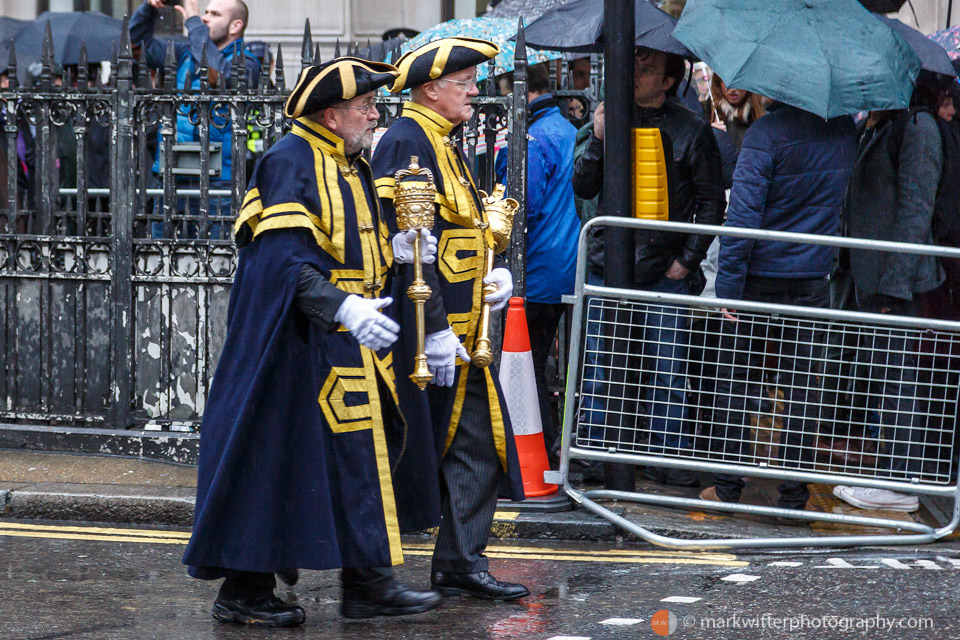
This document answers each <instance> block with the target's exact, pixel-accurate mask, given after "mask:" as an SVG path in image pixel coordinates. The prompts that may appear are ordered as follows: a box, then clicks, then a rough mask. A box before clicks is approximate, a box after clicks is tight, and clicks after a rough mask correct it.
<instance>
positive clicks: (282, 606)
mask: <svg viewBox="0 0 960 640" xmlns="http://www.w3.org/2000/svg"><path fill="white" fill-rule="evenodd" d="M213 617H214V618H216V619H217V620H219V621H220V622H236V623H238V624H256V625H260V626H264V627H296V626H298V625H301V624H303V621H304V620H306V619H307V616H306V614H304V613H303V609H301V608H300V607H298V606H297V605H295V604H287V603H286V602H284V601H283V600H281V599H280V598H278V597H276V596H262V597H260V598H254V599H252V600H227V599H225V598H217V601H216V602H214V603H213Z"/></svg>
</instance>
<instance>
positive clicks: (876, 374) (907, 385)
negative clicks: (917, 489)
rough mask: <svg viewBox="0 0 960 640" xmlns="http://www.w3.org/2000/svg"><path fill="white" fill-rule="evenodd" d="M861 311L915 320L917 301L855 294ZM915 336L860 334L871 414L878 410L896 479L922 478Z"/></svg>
mask: <svg viewBox="0 0 960 640" xmlns="http://www.w3.org/2000/svg"><path fill="white" fill-rule="evenodd" d="M857 303H858V304H859V305H860V310H861V311H865V312H867V313H880V312H881V309H884V308H888V307H889V308H890V311H889V313H890V314H892V315H898V316H917V315H918V314H919V307H918V305H917V303H916V302H915V301H912V300H911V301H904V302H900V303H893V304H891V303H890V302H889V299H886V300H885V299H882V298H881V297H880V296H876V295H864V294H863V293H862V292H860V291H858V292H857ZM908 333H913V332H912V331H908V330H904V329H895V328H889V329H865V330H864V331H863V332H862V333H861V335H860V349H859V350H858V352H857V354H858V356H859V359H860V363H861V365H863V366H864V367H866V370H867V373H866V376H867V378H868V379H869V381H870V382H869V393H868V396H869V397H870V398H871V400H870V402H871V405H872V406H871V407H870V408H871V409H873V410H875V411H876V414H875V415H877V414H878V418H879V421H880V424H879V425H878V426H881V427H882V428H883V439H884V441H886V443H887V447H886V451H885V453H886V455H887V458H886V462H885V463H884V464H885V466H887V467H889V469H890V471H892V472H893V473H894V474H895V475H897V476H901V475H904V474H906V475H914V474H917V473H920V470H921V465H922V460H921V458H922V453H921V451H922V449H923V443H922V442H921V440H920V439H919V437H918V432H917V430H915V429H914V421H915V420H916V416H915V415H914V414H915V413H916V409H917V406H916V404H917V346H916V344H915V341H914V340H912V339H910V338H908V336H907V334H908Z"/></svg>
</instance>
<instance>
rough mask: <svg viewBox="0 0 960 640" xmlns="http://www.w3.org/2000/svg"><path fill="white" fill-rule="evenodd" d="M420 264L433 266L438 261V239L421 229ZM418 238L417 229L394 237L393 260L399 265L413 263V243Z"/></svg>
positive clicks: (408, 230)
mask: <svg viewBox="0 0 960 640" xmlns="http://www.w3.org/2000/svg"><path fill="white" fill-rule="evenodd" d="M420 235H421V238H420V262H422V263H423V264H433V263H434V262H436V261H437V239H436V238H434V237H433V236H432V235H430V232H429V231H427V230H426V229H420ZM416 237H417V230H416V229H407V230H406V231H401V232H400V233H398V234H397V235H395V236H393V240H391V241H390V244H391V245H392V246H393V259H394V261H396V262H397V263H398V264H412V263H413V241H414V239H415V238H416Z"/></svg>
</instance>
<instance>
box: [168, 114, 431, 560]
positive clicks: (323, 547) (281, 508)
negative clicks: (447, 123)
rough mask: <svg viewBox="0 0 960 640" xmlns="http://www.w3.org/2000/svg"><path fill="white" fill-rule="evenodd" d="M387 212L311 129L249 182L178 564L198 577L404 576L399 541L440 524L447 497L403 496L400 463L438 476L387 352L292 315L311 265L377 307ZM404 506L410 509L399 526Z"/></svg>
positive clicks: (366, 180) (388, 260)
mask: <svg viewBox="0 0 960 640" xmlns="http://www.w3.org/2000/svg"><path fill="white" fill-rule="evenodd" d="M377 204H378V203H377V199H376V197H375V193H374V190H373V178H372V175H371V173H370V168H369V166H368V165H367V164H366V162H365V161H364V160H363V159H362V158H359V157H358V158H347V157H345V155H344V149H343V141H342V140H341V139H340V138H338V137H337V136H335V135H334V134H332V133H331V132H330V131H328V130H327V129H326V128H324V127H322V126H321V125H319V124H317V123H315V122H313V121H311V120H308V119H305V118H301V119H299V120H296V121H295V122H294V123H293V130H292V131H291V132H290V133H289V134H287V135H286V136H285V137H284V138H282V139H281V140H280V141H279V142H278V143H277V144H275V145H274V146H273V147H272V148H271V149H270V150H269V151H268V152H267V153H266V154H264V157H263V158H262V160H261V161H260V162H259V164H258V165H257V168H256V170H255V171H254V175H253V177H252V179H251V182H250V189H249V191H248V193H247V195H246V197H245V198H244V203H243V208H242V209H241V211H240V214H239V216H238V218H237V222H236V227H235V233H236V235H237V240H238V244H239V245H240V246H241V249H240V252H239V264H238V268H237V275H236V279H235V282H234V285H233V288H232V290H231V294H230V305H229V309H228V313H227V322H228V328H227V338H226V342H225V344H224V348H223V353H222V355H221V357H220V361H219V364H218V366H217V372H216V375H215V377H214V380H213V384H212V386H211V389H210V395H209V399H208V401H207V406H206V410H205V412H204V419H203V428H202V431H201V440H200V464H199V478H198V486H197V501H196V511H195V515H194V527H193V536H192V537H191V539H190V543H189V545H188V547H187V550H186V553H185V554H184V558H183V562H184V563H185V564H187V565H189V572H190V574H191V575H193V576H194V577H197V578H202V579H212V578H217V577H222V576H223V575H224V569H234V570H243V571H256V572H272V571H276V570H278V569H283V568H302V569H329V568H336V567H358V568H362V567H384V566H391V565H395V564H399V563H401V562H402V561H403V554H402V551H401V548H400V532H401V530H408V529H422V528H426V527H430V526H435V525H436V524H437V523H438V522H439V497H438V492H437V491H433V493H432V494H431V493H430V491H429V487H427V490H426V491H425V490H424V488H423V487H409V486H403V487H398V490H397V492H395V491H394V485H393V481H392V476H391V469H390V467H391V462H393V463H394V464H395V463H396V461H397V459H398V458H400V459H403V458H412V459H413V460H411V464H412V465H414V466H418V467H420V468H421V469H423V471H424V473H426V474H427V476H426V477H427V478H430V480H431V481H432V479H433V478H432V475H431V474H433V473H436V463H435V460H434V457H433V456H432V452H431V451H429V450H428V451H427V455H421V456H420V457H421V458H422V460H420V461H417V460H416V457H417V456H418V455H420V454H419V453H418V451H417V446H422V445H420V444H419V443H416V442H414V443H411V441H410V437H409V434H407V432H406V428H405V424H404V423H403V419H402V417H401V416H400V413H399V411H398V410H397V406H396V390H395V384H394V376H393V370H392V362H393V353H392V351H391V350H390V349H384V350H382V351H380V352H379V353H375V352H373V351H372V350H370V349H368V348H366V347H361V346H360V345H359V343H357V341H356V340H355V339H354V338H353V336H351V335H350V333H349V332H347V331H346V329H345V328H343V327H339V328H338V327H337V325H336V324H335V323H331V327H332V329H333V330H331V331H324V330H323V329H322V328H320V327H318V326H317V325H315V324H314V323H312V322H310V320H309V319H308V318H307V316H306V315H305V314H304V313H303V312H301V311H300V310H299V309H298V307H297V306H296V304H295V299H296V291H297V284H298V280H299V276H300V272H301V269H302V268H303V266H304V265H310V266H311V267H313V268H314V269H316V270H317V271H318V272H319V273H320V274H322V275H323V276H324V277H325V278H326V279H327V280H328V281H329V282H331V283H332V284H334V285H335V286H336V287H337V288H339V289H341V290H342V291H344V292H346V293H354V294H357V295H360V296H364V297H368V298H372V297H377V296H379V295H380V294H381V291H382V289H383V288H384V287H385V286H386V281H387V275H388V271H389V269H390V267H391V265H392V262H393V254H392V251H391V248H390V243H389V241H388V236H387V228H386V226H385V225H384V223H383V221H382V220H381V219H380V214H379V209H378V206H377ZM385 416H386V418H385ZM429 444H430V443H428V446H429ZM391 445H392V446H391ZM425 484H429V483H425ZM395 493H396V494H397V495H396V498H395ZM431 495H432V497H431ZM398 503H399V504H401V505H403V506H409V507H411V508H409V509H406V510H405V511H404V510H401V513H400V514H398V509H397V504H398Z"/></svg>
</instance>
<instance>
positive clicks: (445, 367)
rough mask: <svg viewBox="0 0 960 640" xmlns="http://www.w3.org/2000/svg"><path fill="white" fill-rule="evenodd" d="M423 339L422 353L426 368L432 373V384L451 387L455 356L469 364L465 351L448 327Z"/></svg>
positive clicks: (455, 369) (454, 371) (455, 368)
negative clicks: (425, 359) (425, 358)
mask: <svg viewBox="0 0 960 640" xmlns="http://www.w3.org/2000/svg"><path fill="white" fill-rule="evenodd" d="M425 337H426V340H425V341H424V349H423V351H424V353H425V354H426V356H427V368H428V369H430V371H432V372H433V380H432V382H433V383H434V384H436V385H438V386H441V387H452V386H453V379H454V378H455V377H456V372H457V362H456V361H457V356H460V359H461V360H463V361H464V362H470V356H469V355H467V350H466V349H465V348H464V346H463V345H462V344H460V339H459V338H457V334H455V333H454V332H453V329H451V328H450V327H447V328H446V329H444V330H443V331H437V332H436V333H430V334H427V335H426V336H425Z"/></svg>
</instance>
